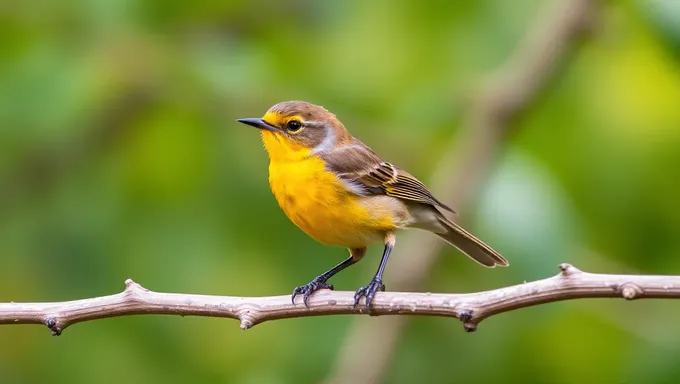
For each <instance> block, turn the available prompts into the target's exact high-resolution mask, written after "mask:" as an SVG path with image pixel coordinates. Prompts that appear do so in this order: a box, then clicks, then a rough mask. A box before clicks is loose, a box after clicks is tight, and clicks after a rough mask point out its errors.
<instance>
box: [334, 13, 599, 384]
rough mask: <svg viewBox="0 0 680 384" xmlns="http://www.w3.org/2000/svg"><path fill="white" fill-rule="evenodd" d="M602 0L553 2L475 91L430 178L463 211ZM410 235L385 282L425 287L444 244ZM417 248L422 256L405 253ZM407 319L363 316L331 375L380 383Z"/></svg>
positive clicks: (347, 381) (344, 382)
mask: <svg viewBox="0 0 680 384" xmlns="http://www.w3.org/2000/svg"><path fill="white" fill-rule="evenodd" d="M599 3H600V1H599V0H570V1H560V0H554V1H553V2H552V3H550V4H548V5H547V6H546V9H545V10H544V11H541V12H540V13H539V15H538V16H537V18H536V22H535V24H534V25H532V26H530V27H529V29H528V30H527V32H526V34H525V36H524V38H523V39H522V40H521V42H520V43H519V45H518V46H517V48H516V49H515V51H514V52H513V54H512V55H511V56H510V58H509V59H508V60H507V62H506V63H504V64H503V65H502V66H501V67H500V68H499V69H498V70H497V71H496V73H494V74H492V75H491V76H489V78H488V79H487V80H486V81H485V82H484V84H482V86H481V87H480V89H479V92H478V93H477V94H476V95H474V97H472V105H471V107H470V108H469V114H468V116H467V117H466V121H465V123H464V127H463V131H462V134H463V137H462V140H459V141H458V142H457V143H456V144H454V145H452V146H451V149H450V150H449V151H447V155H446V158H444V159H442V161H441V164H440V165H439V167H438V168H437V171H436V172H435V174H434V176H433V178H432V182H431V186H432V190H433V191H434V192H435V193H436V194H437V195H438V196H441V198H442V199H443V200H444V201H446V202H449V203H452V204H451V205H452V206H453V207H454V208H455V209H456V210H457V211H458V212H461V213H462V214H464V213H465V209H466V207H468V206H470V205H471V203H472V201H471V200H472V198H473V196H476V195H478V193H477V192H478V191H479V189H480V188H481V186H482V185H483V183H484V181H485V180H486V179H487V178H488V177H489V175H490V171H491V168H492V165H493V163H494V162H495V160H496V158H497V157H498V156H499V155H501V152H502V149H503V145H504V143H505V142H507V138H508V137H509V136H511V135H512V134H513V133H514V132H515V129H514V128H515V127H516V126H515V125H514V124H513V122H514V121H515V120H516V118H517V117H518V116H519V115H521V113H522V112H524V111H525V110H526V109H527V108H528V107H529V106H530V105H532V104H533V103H535V102H536V101H537V100H538V99H539V96H540V95H541V93H542V91H544V90H545V89H546V88H547V86H548V85H549V84H550V83H551V81H553V80H554V79H556V78H557V77H558V74H559V73H560V71H559V70H560V69H561V68H563V67H565V66H566V65H567V63H568V62H569V60H570V58H571V57H572V56H573V52H574V50H575V47H576V46H577V43H578V42H579V40H580V37H582V36H583V35H584V32H586V31H588V30H589V29H591V28H592V24H593V20H594V19H595V16H596V14H597V9H598V7H599ZM452 169H453V170H455V172H452V171H451V170H452ZM451 175H455V176H454V177H451ZM409 240H412V241H408V242H407V241H403V242H402V243H401V244H402V245H401V247H399V248H397V249H396V250H395V252H394V256H393V257H392V259H393V260H394V261H393V262H392V264H391V265H390V268H389V276H390V277H389V280H390V281H389V282H387V284H388V286H389V287H392V289H395V288H396V289H400V290H406V291H422V290H423V289H424V285H425V281H426V280H427V276H429V275H430V271H431V270H432V269H433V268H434V265H435V263H436V261H437V256H438V254H439V251H440V249H441V247H442V244H441V243H440V242H433V241H431V240H430V239H426V238H425V237H423V236H417V235H414V236H413V237H412V238H410V239H409ZM415 253H417V254H418V257H400V254H403V255H404V256H407V255H412V254H415ZM406 322H407V320H406V318H402V317H399V318H394V319H389V320H387V321H382V322H380V324H377V322H359V321H357V322H356V323H355V324H354V326H353V327H351V328H350V330H349V333H348V336H347V338H346V340H345V342H344V343H343V345H342V346H341V348H340V353H339V357H338V360H337V362H336V364H335V367H334V368H333V372H332V373H331V374H330V375H329V379H330V381H331V382H332V383H334V384H351V383H356V382H362V383H378V382H381V379H380V378H381V376H382V374H383V372H386V370H387V367H388V364H389V361H390V359H391V357H392V353H391V352H392V351H395V350H396V348H395V345H396V343H397V339H398V336H399V334H400V333H401V331H402V330H403V329H404V327H405V326H406ZM358 350H361V351H362V352H361V353H357V351H358ZM367 356H370V358H367Z"/></svg>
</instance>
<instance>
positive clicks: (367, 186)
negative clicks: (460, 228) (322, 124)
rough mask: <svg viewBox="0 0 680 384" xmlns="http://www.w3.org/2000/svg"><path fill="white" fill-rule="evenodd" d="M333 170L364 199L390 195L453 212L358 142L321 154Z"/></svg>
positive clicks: (419, 183)
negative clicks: (366, 196) (367, 196)
mask: <svg viewBox="0 0 680 384" xmlns="http://www.w3.org/2000/svg"><path fill="white" fill-rule="evenodd" d="M320 155H321V156H322V158H323V159H324V160H325V162H326V166H327V167H328V169H329V170H331V171H333V172H335V173H336V174H337V175H338V176H339V177H340V178H341V179H342V180H344V181H346V182H347V183H348V185H351V186H352V190H354V191H355V192H358V193H361V194H363V195H387V196H392V197H396V198H400V199H404V200H410V201H416V202H419V203H424V204H429V205H433V206H436V207H441V208H443V209H446V210H448V211H451V212H454V213H455V211H454V210H453V209H451V208H450V207H448V206H446V205H445V204H443V203H442V202H441V201H439V200H438V199H437V198H436V197H434V195H433V194H432V192H430V190H429V189H428V188H427V187H426V186H425V184H423V183H422V182H421V181H420V180H418V179H417V178H416V177H414V176H413V175H411V174H409V173H408V172H406V171H405V170H403V169H401V168H399V167H397V166H395V165H393V164H391V163H388V162H386V161H383V160H382V159H381V158H380V156H378V155H377V154H376V153H375V152H373V151H372V150H371V149H370V148H369V147H368V146H366V145H365V144H363V143H361V142H360V141H359V140H356V139H355V141H354V142H353V143H352V144H350V145H346V146H342V147H339V148H335V149H334V150H332V151H329V152H327V153H322V154H320Z"/></svg>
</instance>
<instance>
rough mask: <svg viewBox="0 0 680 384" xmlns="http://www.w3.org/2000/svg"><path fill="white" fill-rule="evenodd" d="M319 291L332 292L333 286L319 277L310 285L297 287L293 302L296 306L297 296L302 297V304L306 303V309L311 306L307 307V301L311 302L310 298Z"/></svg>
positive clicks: (294, 291)
mask: <svg viewBox="0 0 680 384" xmlns="http://www.w3.org/2000/svg"><path fill="white" fill-rule="evenodd" d="M319 289H330V290H331V291H332V290H333V285H331V284H327V283H326V282H325V281H324V280H323V279H320V278H318V277H317V278H315V279H314V280H312V281H311V282H310V283H309V284H305V285H301V286H299V287H296V288H295V289H294V290H293V296H292V298H291V299H292V301H293V305H295V297H296V296H297V295H302V302H303V303H305V307H309V305H307V300H309V296H311V295H312V293H314V292H316V291H318V290H319Z"/></svg>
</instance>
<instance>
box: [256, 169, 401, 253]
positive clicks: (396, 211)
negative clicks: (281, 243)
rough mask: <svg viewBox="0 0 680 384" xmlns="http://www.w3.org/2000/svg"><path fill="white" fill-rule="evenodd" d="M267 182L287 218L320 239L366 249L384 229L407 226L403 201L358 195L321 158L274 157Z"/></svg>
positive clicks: (380, 236)
mask: <svg viewBox="0 0 680 384" xmlns="http://www.w3.org/2000/svg"><path fill="white" fill-rule="evenodd" d="M269 184H270V186H271V189H272V192H273V193H274V196H275V197H276V200H277V202H278V203H279V206H280V207H281V209H283V211H284V212H285V213H286V215H287V216H288V218H290V220H291V221H293V223H295V225H297V226H298V227H299V228H300V229H302V230H303V231H304V232H305V233H307V234H308V235H309V236H311V237H313V238H315V239H316V240H318V241H320V242H322V243H326V244H331V245H338V246H343V247H363V246H366V245H368V244H370V243H375V242H381V241H383V238H384V234H385V233H386V232H388V231H392V230H394V229H396V228H399V227H402V226H403V225H404V224H405V219H406V218H405V217H404V216H405V215H404V213H405V207H404V206H403V203H401V202H400V201H398V200H397V199H394V198H391V197H389V196H362V195H359V194H357V193H355V192H354V191H353V190H352V189H351V188H350V187H349V186H348V185H347V184H346V183H345V182H344V181H342V180H340V178H338V176H336V175H335V173H333V172H330V171H329V170H328V169H327V168H326V164H325V162H324V161H323V160H322V159H321V158H320V157H318V156H308V157H305V158H301V159H296V160H295V161H276V160H274V158H272V159H271V161H270V165H269Z"/></svg>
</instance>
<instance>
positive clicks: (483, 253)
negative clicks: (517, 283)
mask: <svg viewBox="0 0 680 384" xmlns="http://www.w3.org/2000/svg"><path fill="white" fill-rule="evenodd" d="M439 223H440V224H441V226H442V227H444V228H445V230H446V232H443V233H437V235H438V236H439V237H441V238H442V239H444V240H445V241H446V242H447V243H449V244H451V245H453V246H454V247H456V248H458V249H459V250H460V251H461V252H463V253H465V254H466V255H467V256H469V257H470V258H471V259H472V260H474V261H476V262H477V263H479V264H481V265H483V266H485V267H490V268H493V267H495V266H497V265H499V266H502V267H506V266H508V265H510V263H508V260H506V259H505V257H503V256H501V254H500V253H498V252H496V251H494V250H493V248H491V247H489V246H488V245H486V244H485V243H484V242H483V241H481V240H479V239H478V238H476V237H475V236H474V235H473V234H471V233H470V232H468V231H466V230H465V229H463V228H462V227H461V226H460V225H458V224H456V223H454V222H452V221H450V220H448V219H447V218H445V217H443V216H441V217H439Z"/></svg>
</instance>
